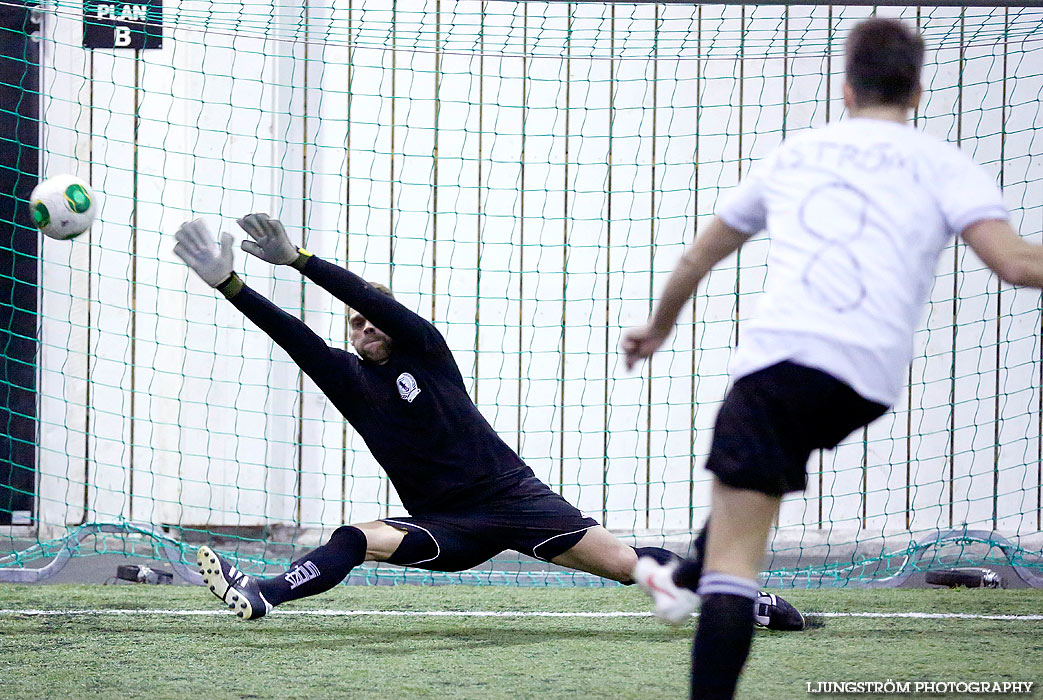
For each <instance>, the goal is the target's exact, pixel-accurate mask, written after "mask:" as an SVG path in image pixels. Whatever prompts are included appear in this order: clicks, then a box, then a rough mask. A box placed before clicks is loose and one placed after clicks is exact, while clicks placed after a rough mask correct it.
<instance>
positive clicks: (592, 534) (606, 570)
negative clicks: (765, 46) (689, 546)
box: [550, 525, 665, 583]
mask: <svg viewBox="0 0 1043 700" xmlns="http://www.w3.org/2000/svg"><path fill="white" fill-rule="evenodd" d="M663 551H665V550H663ZM550 561H551V562H552V563H554V564H557V565H558V566H564V567H567V568H569V569H578V570H579V571H586V572H587V573H591V574H594V575H596V576H602V577H604V578H609V579H612V580H613V581H619V582H620V583H632V582H633V579H632V578H631V572H632V571H633V570H634V564H636V563H637V554H636V553H635V551H634V548H633V547H630V546H628V545H626V544H623V542H621V541H620V539H619V538H618V537H616V536H615V535H613V534H612V533H611V532H609V531H608V530H606V529H605V528H604V527H602V526H601V525H594V526H592V527H590V528H588V529H587V531H586V532H584V533H583V536H582V537H581V538H580V540H579V542H577V543H576V544H574V545H573V546H572V547H570V548H569V549H567V550H566V551H565V552H563V553H562V554H559V555H558V556H556V557H553V558H552V559H551V560H550Z"/></svg>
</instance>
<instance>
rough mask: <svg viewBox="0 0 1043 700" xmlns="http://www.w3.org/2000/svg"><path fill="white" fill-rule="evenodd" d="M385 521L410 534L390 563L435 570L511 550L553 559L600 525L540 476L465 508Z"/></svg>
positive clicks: (475, 562) (451, 568)
mask: <svg viewBox="0 0 1043 700" xmlns="http://www.w3.org/2000/svg"><path fill="white" fill-rule="evenodd" d="M382 522H385V523H387V524H388V525H390V526H392V527H396V528H399V529H401V530H406V531H407V532H408V533H409V534H407V539H408V540H409V543H408V544H406V543H405V542H404V543H403V544H404V545H405V546H400V547H399V551H396V552H395V553H394V554H393V555H392V556H391V557H390V558H389V559H388V562H390V563H392V564H397V565H399V566H415V567H418V568H421V569H428V570H430V571H463V570H465V569H470V568H473V567H475V566H478V565H479V564H482V563H484V562H486V561H488V560H489V559H492V558H493V557H494V556H496V555H497V554H499V553H500V552H502V551H504V550H506V549H513V550H515V551H518V552H521V553H522V554H527V555H528V556H530V557H535V558H536V559H542V560H544V561H550V560H551V559H553V558H554V557H556V556H558V555H559V554H562V553H564V552H566V551H568V550H569V549H571V548H572V547H573V546H575V545H576V543H578V542H579V541H580V539H582V538H583V535H584V534H585V533H586V531H587V530H589V529H590V528H592V527H596V526H597V525H598V521H596V520H594V519H593V518H589V517H587V516H585V515H584V514H583V513H582V512H580V510H579V509H578V508H576V507H575V506H573V505H572V504H571V503H569V502H568V501H566V500H565V499H564V498H562V497H561V496H560V495H558V494H557V493H555V492H554V491H551V489H550V487H548V486H547V485H546V484H544V483H543V482H542V481H540V480H539V479H536V478H530V479H525V480H523V481H521V482H520V483H519V484H517V485H516V486H514V487H513V488H511V489H509V490H507V491H506V492H502V493H499V494H497V495H496V498H495V499H493V500H490V501H488V502H484V503H479V504H477V505H472V506H468V507H467V508H466V509H465V510H461V511H456V512H441V513H425V514H423V515H416V516H408V517H402V518H382Z"/></svg>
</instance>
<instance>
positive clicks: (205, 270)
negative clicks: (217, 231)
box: [174, 219, 234, 289]
mask: <svg viewBox="0 0 1043 700" xmlns="http://www.w3.org/2000/svg"><path fill="white" fill-rule="evenodd" d="M174 238H175V239H176V240H177V244H176V245H175V246H174V255H176V256H178V257H179V258H181V260H182V261H184V263H185V264H186V265H188V266H189V267H190V268H192V270H193V271H194V272H195V273H196V274H197V275H199V277H200V279H202V280H203V281H204V282H206V283H207V284H209V285H210V286H211V287H214V288H215V289H217V288H220V287H222V286H224V285H225V283H226V282H228V281H229V280H230V279H232V277H233V274H234V273H233V271H232V236H231V234H228V233H222V234H221V242H220V243H218V242H216V241H215V240H214V237H213V235H212V234H211V233H210V229H209V228H208V227H207V225H206V222H205V221H203V220H202V219H196V220H195V221H188V222H185V223H183V224H181V227H180V228H179V229H178V230H177V233H175V234H174Z"/></svg>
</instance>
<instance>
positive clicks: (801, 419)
mask: <svg viewBox="0 0 1043 700" xmlns="http://www.w3.org/2000/svg"><path fill="white" fill-rule="evenodd" d="M886 411H887V406H884V405H883V404H879V403H876V402H875V401H870V400H869V399H866V398H864V397H862V396H861V395H859V394H858V393H857V392H855V390H854V389H852V388H851V387H850V386H848V385H847V384H845V383H844V382H842V381H840V380H839V379H837V378H836V377H833V376H831V375H829V374H827V373H825V372H821V371H819V370H817V369H812V368H810V367H805V366H803V365H799V364H796V363H794V362H780V363H778V364H776V365H772V366H771V367H767V368H765V369H762V370H760V371H757V372H754V373H752V374H749V375H747V376H745V377H741V378H740V379H739V380H738V381H736V382H735V384H734V386H732V388H731V390H730V391H729V392H728V395H727V396H725V398H724V404H722V406H721V411H720V413H719V414H717V422H716V424H715V425H714V430H713V443H712V445H711V447H710V457H709V459H708V460H707V463H706V468H707V469H708V470H709V471H711V472H712V473H713V474H714V475H716V476H717V478H718V479H720V480H721V482H722V483H724V484H726V485H727V486H732V487H734V488H740V489H748V490H751V491H758V492H760V493H765V494H768V495H769V496H782V495H784V494H787V493H789V492H791V491H803V490H804V488H805V487H806V486H807V465H808V459H809V458H810V457H811V453H812V451H813V450H816V449H832V448H834V447H836V446H837V444H838V443H839V442H840V441H841V440H843V439H844V438H845V437H847V436H848V435H850V434H851V432H852V431H854V430H857V429H858V428H861V427H862V426H864V425H868V424H869V423H871V422H872V421H874V420H876V419H877V418H879V417H880V416H882V415H883V414H884V413H885V412H886Z"/></svg>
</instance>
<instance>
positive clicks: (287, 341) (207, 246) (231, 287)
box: [174, 219, 340, 390]
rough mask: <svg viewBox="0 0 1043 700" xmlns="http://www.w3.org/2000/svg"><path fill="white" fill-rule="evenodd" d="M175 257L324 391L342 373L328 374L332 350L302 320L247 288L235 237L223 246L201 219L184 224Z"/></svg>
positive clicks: (224, 236) (225, 240)
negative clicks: (237, 264) (237, 265)
mask: <svg viewBox="0 0 1043 700" xmlns="http://www.w3.org/2000/svg"><path fill="white" fill-rule="evenodd" d="M174 237H175V238H176V239H177V244H176V245H175V246H174V253H175V254H176V255H177V256H178V257H179V258H181V260H183V261H184V263H185V264H186V265H188V266H189V267H190V268H192V270H193V271H195V273H196V274H197V275H199V277H200V278H201V279H202V280H203V281H204V282H206V283H207V284H208V285H210V286H211V287H213V288H214V289H216V290H218V291H219V292H221V293H222V294H223V295H224V296H225V297H226V298H227V299H228V300H229V301H231V302H232V304H233V305H234V306H235V307H236V308H237V309H239V310H240V311H242V312H243V315H245V316H246V317H247V318H249V319H250V320H251V321H253V322H254V324H256V325H257V327H258V328H260V329H261V330H262V331H264V332H265V333H267V334H268V335H269V336H270V337H271V339H272V340H274V341H275V342H276V343H278V345H279V347H281V348H282V349H283V350H285V351H286V353H287V354H288V355H289V356H290V357H291V358H292V359H293V361H294V362H296V363H297V366H299V367H300V368H301V369H302V370H303V371H304V372H305V373H306V374H307V375H308V376H309V377H311V378H312V379H313V380H314V381H315V383H316V384H318V385H319V386H320V387H321V388H323V390H325V389H326V388H327V387H326V386H324V385H328V384H329V383H330V381H333V380H334V379H336V378H337V377H339V376H340V373H335V372H334V373H331V372H330V371H329V368H330V362H331V360H332V359H333V350H332V349H331V348H330V347H329V346H328V345H327V344H326V342H325V341H324V340H323V339H322V338H320V337H319V336H318V335H316V334H315V332H314V331H312V330H311V328H309V327H308V326H307V325H306V324H305V323H304V322H303V321H301V320H300V319H299V318H296V317H294V316H291V315H290V314H288V313H286V312H285V311H283V310H282V309H280V308H279V307H277V306H276V305H275V304H273V303H272V302H270V301H268V300H267V299H265V298H264V297H263V296H261V295H260V294H258V293H257V292H255V291H254V290H253V289H250V287H248V286H246V284H244V283H243V281H242V280H241V279H239V276H238V275H236V274H235V271H234V269H233V267H232V237H231V236H230V235H229V234H227V233H225V234H222V235H221V242H220V243H217V242H215V241H214V238H213V235H212V234H211V233H210V230H209V228H208V227H207V225H206V222H204V221H203V220H202V219H196V220H195V221H190V222H188V223H185V224H182V225H181V228H179V229H178V230H177V233H176V234H175V236H174Z"/></svg>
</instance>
